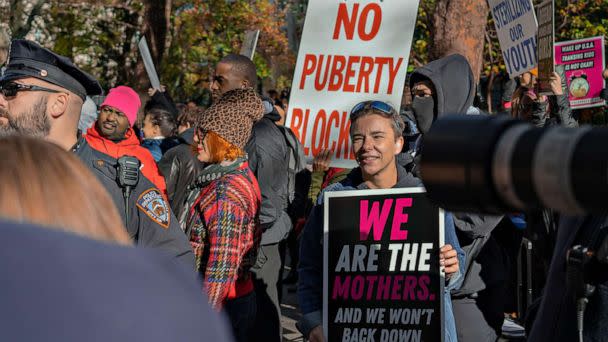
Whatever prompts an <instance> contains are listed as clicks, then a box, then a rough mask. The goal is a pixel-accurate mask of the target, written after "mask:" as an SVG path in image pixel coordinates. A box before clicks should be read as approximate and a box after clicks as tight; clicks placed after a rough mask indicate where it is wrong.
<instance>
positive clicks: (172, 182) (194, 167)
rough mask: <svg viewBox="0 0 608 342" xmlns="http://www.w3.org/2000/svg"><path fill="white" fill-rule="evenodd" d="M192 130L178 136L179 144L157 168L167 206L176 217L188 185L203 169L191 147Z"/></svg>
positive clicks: (166, 155)
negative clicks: (165, 189)
mask: <svg viewBox="0 0 608 342" xmlns="http://www.w3.org/2000/svg"><path fill="white" fill-rule="evenodd" d="M193 137H194V128H189V129H187V130H186V131H184V132H183V133H182V134H180V136H179V141H180V144H179V145H177V146H175V147H173V148H171V149H170V150H168V151H167V152H165V154H164V155H163V157H162V158H161V159H160V161H159V162H158V168H159V170H160V172H161V174H162V175H163V176H165V183H167V196H168V197H169V204H170V205H171V209H173V212H174V213H175V216H176V217H178V218H179V217H181V213H182V210H183V209H184V201H185V200H186V196H187V195H188V191H187V188H188V185H190V184H192V182H194V180H195V179H196V177H197V176H198V175H199V173H200V172H201V170H202V169H203V163H201V162H200V161H199V160H198V159H197V158H196V156H195V155H194V152H193V151H192V148H191V145H192V143H193Z"/></svg>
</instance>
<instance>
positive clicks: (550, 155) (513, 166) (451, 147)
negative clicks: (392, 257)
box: [420, 115, 608, 215]
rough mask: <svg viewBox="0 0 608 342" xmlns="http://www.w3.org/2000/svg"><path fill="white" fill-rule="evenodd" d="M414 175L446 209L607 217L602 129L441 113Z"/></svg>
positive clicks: (607, 162) (606, 146)
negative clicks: (546, 211)
mask: <svg viewBox="0 0 608 342" xmlns="http://www.w3.org/2000/svg"><path fill="white" fill-rule="evenodd" d="M420 170H421V177H422V180H423V182H424V185H425V187H426V189H427V192H428V194H429V197H430V198H431V199H432V200H433V201H435V203H436V204H437V205H439V206H441V207H443V208H444V209H447V210H450V211H467V212H482V213H491V214H498V213H508V212H512V211H530V210H534V209H539V208H550V209H554V210H556V211H558V212H561V213H564V214H570V215H582V214H585V213H602V214H603V213H605V212H608V210H606V209H607V208H608V201H606V199H608V129H606V128H593V129H592V128H590V127H581V128H564V127H552V128H544V129H543V128H535V127H534V126H532V125H530V124H527V123H524V122H523V121H520V120H515V119H510V118H508V117H491V116H479V115H468V116H467V115H451V116H446V117H443V118H441V119H439V120H437V121H436V122H435V123H434V124H433V127H432V128H431V130H430V131H429V132H428V133H427V134H426V135H425V136H424V141H423V149H422V153H421V165H420Z"/></svg>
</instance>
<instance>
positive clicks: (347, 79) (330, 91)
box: [286, 0, 418, 167]
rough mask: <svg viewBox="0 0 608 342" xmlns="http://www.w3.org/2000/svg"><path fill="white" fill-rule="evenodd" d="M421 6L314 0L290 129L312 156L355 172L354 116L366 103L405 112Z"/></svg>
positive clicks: (393, 0)
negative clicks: (327, 153)
mask: <svg viewBox="0 0 608 342" xmlns="http://www.w3.org/2000/svg"><path fill="white" fill-rule="evenodd" d="M417 12H418V0H384V1H378V0H375V1H374V0H359V1H356V0H355V1H342V0H310V1H309V2H308V9H307V12H306V21H305V23H304V31H303V33H302V41H301V43H300V51H299V53H298V61H297V64H296V69H295V73H294V78H293V84H292V87H291V96H290V100H289V112H288V114H287V120H286V125H287V126H288V127H290V128H291V129H292V130H293V132H294V133H295V135H296V137H298V139H299V140H300V142H302V144H303V146H304V152H305V154H306V156H307V157H308V158H312V157H313V156H314V155H316V154H317V153H318V152H319V151H320V150H321V149H324V148H327V149H330V150H331V151H332V152H333V153H332V164H331V165H332V166H336V167H353V166H354V165H355V162H354V156H353V155H352V152H351V149H350V138H349V128H350V121H349V114H350V110H351V109H352V107H353V106H355V105H356V104H357V103H359V102H361V101H366V100H380V101H384V102H387V103H390V104H391V105H392V106H393V107H394V108H395V109H396V110H399V106H400V104H401V97H402V94H403V87H404V83H405V76H406V72H407V65H408V57H409V54H410V48H411V45H412V36H413V33H414V26H415V24H416V15H417Z"/></svg>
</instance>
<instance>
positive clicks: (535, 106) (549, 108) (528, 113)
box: [511, 69, 578, 127]
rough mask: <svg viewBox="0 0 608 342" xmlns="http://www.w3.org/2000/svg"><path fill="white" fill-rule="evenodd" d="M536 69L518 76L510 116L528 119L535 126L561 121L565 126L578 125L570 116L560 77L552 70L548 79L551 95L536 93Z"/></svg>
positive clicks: (570, 110)
mask: <svg viewBox="0 0 608 342" xmlns="http://www.w3.org/2000/svg"><path fill="white" fill-rule="evenodd" d="M537 77H538V70H537V69H532V70H530V71H529V72H525V73H523V74H522V75H521V77H520V86H519V88H517V90H515V92H514V93H513V100H512V101H511V102H512V107H511V116H512V117H514V118H518V119H522V120H525V121H529V122H530V123H532V124H533V125H535V126H536V127H545V126H550V125H553V124H555V123H557V124H559V123H561V124H562V125H563V126H566V127H578V122H577V121H576V119H574V117H573V116H572V109H571V108H570V102H569V101H568V96H567V94H566V93H564V89H563V86H562V79H561V78H560V76H559V74H558V73H556V72H554V73H553V74H552V75H551V78H550V79H549V85H550V86H551V91H552V92H553V95H550V96H548V97H547V96H544V95H538V93H537V91H536V88H537Z"/></svg>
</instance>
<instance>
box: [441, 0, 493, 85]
mask: <svg viewBox="0 0 608 342" xmlns="http://www.w3.org/2000/svg"><path fill="white" fill-rule="evenodd" d="M488 11H489V7H488V3H487V1H486V0H439V1H437V5H436V6H435V14H434V16H433V19H434V20H433V27H432V39H433V40H432V42H431V47H430V57H431V60H435V59H439V58H441V57H444V56H446V55H449V54H452V53H459V54H461V55H463V56H465V57H466V58H467V60H468V61H469V64H471V70H473V76H474V77H475V81H476V82H479V75H480V73H481V68H482V65H483V47H484V45H483V44H484V37H485V36H484V34H485V30H486V24H487V20H488Z"/></svg>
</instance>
